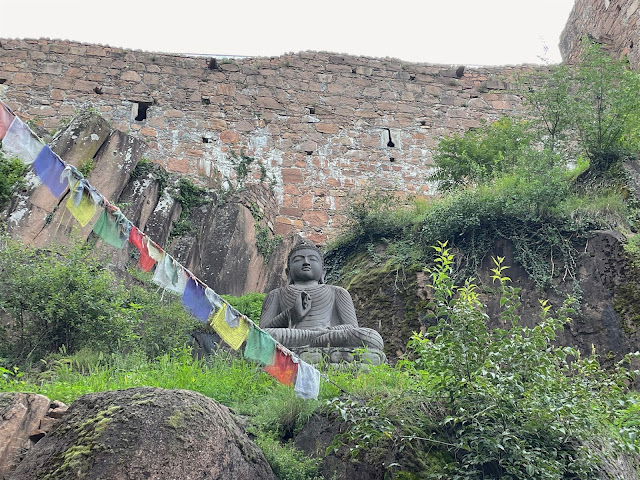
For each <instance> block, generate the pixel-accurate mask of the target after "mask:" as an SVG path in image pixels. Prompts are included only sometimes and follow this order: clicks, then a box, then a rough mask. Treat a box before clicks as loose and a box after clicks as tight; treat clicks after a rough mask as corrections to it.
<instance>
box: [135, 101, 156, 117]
mask: <svg viewBox="0 0 640 480" xmlns="http://www.w3.org/2000/svg"><path fill="white" fill-rule="evenodd" d="M131 103H132V105H131V118H132V119H133V120H135V121H136V122H142V121H144V120H146V119H147V110H148V109H149V107H150V106H151V105H152V103H151V102H136V101H132V102H131Z"/></svg>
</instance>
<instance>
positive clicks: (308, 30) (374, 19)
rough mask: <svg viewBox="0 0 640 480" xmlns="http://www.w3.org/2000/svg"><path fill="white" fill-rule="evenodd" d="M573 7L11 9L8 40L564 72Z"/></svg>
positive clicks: (9, 3)
mask: <svg viewBox="0 0 640 480" xmlns="http://www.w3.org/2000/svg"><path fill="white" fill-rule="evenodd" d="M573 2H574V0H485V1H480V0H448V1H447V0H393V1H372V0H367V1H363V0H324V1H321V2H308V1H304V0H297V1H293V0H261V1H256V0H245V1H241V0H240V1H238V0H236V1H234V0H223V1H220V0H217V1H216V0H209V1H207V2H205V1H197V0H178V1H166V0H165V1H162V0H156V1H153V2H151V1H145V0H127V1H124V0H107V1H101V2H91V1H89V2H87V1H86V0H83V1H76V0H58V1H52V0H5V1H3V2H2V6H1V7H0V19H1V22H0V37H2V38H41V37H45V38H57V39H67V40H76V41H81V42H88V43H100V44H105V45H110V46H113V47H125V48H132V49H139V50H147V51H156V52H172V53H192V54H208V55H228V56H232V55H233V56H276V55H281V54H283V53H287V52H300V51H304V50H317V51H329V52H335V53H346V54H352V55H365V56H371V57H392V58H399V59H401V60H404V61H409V62H426V63H445V64H466V65H507V64H519V63H542V62H541V59H540V57H546V58H547V59H548V60H549V61H550V62H551V63H558V62H560V61H561V58H560V53H559V51H558V41H559V36H560V33H561V32H562V29H563V28H564V25H565V24H566V21H567V19H568V17H569V12H570V11H571V8H572V6H573Z"/></svg>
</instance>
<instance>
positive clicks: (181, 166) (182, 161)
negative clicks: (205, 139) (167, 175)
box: [167, 157, 189, 173]
mask: <svg viewBox="0 0 640 480" xmlns="http://www.w3.org/2000/svg"><path fill="white" fill-rule="evenodd" d="M167 170H168V171H169V172H176V173H187V172H188V171H189V159H188V158H173V157H171V158H169V161H168V162H167Z"/></svg>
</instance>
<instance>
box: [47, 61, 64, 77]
mask: <svg viewBox="0 0 640 480" xmlns="http://www.w3.org/2000/svg"><path fill="white" fill-rule="evenodd" d="M42 72H43V73H48V74H51V75H61V74H62V64H60V63H44V64H42Z"/></svg>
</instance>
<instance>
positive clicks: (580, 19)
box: [560, 0, 640, 68]
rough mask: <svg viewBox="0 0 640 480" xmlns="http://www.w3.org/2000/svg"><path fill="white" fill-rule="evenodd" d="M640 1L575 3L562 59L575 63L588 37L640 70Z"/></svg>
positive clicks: (562, 39)
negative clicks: (583, 39)
mask: <svg viewBox="0 0 640 480" xmlns="http://www.w3.org/2000/svg"><path fill="white" fill-rule="evenodd" d="M639 7H640V0H575V3H574V5H573V10H572V11H571V14H570V15H569V19H568V20H567V25H566V26H565V28H564V30H563V32H562V35H561V36H560V53H561V54H562V59H563V60H564V61H568V62H570V63H573V62H575V61H576V60H577V59H578V57H579V55H580V43H581V41H582V38H583V37H585V36H588V37H590V38H592V39H593V40H595V41H597V42H599V43H601V44H603V45H604V46H605V48H607V49H608V50H609V51H611V53H613V54H614V55H616V56H618V57H619V56H623V55H626V56H627V58H628V59H629V62H630V63H631V65H633V67H634V68H638V67H640V51H639V49H640V44H639V43H640V8H639Z"/></svg>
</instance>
